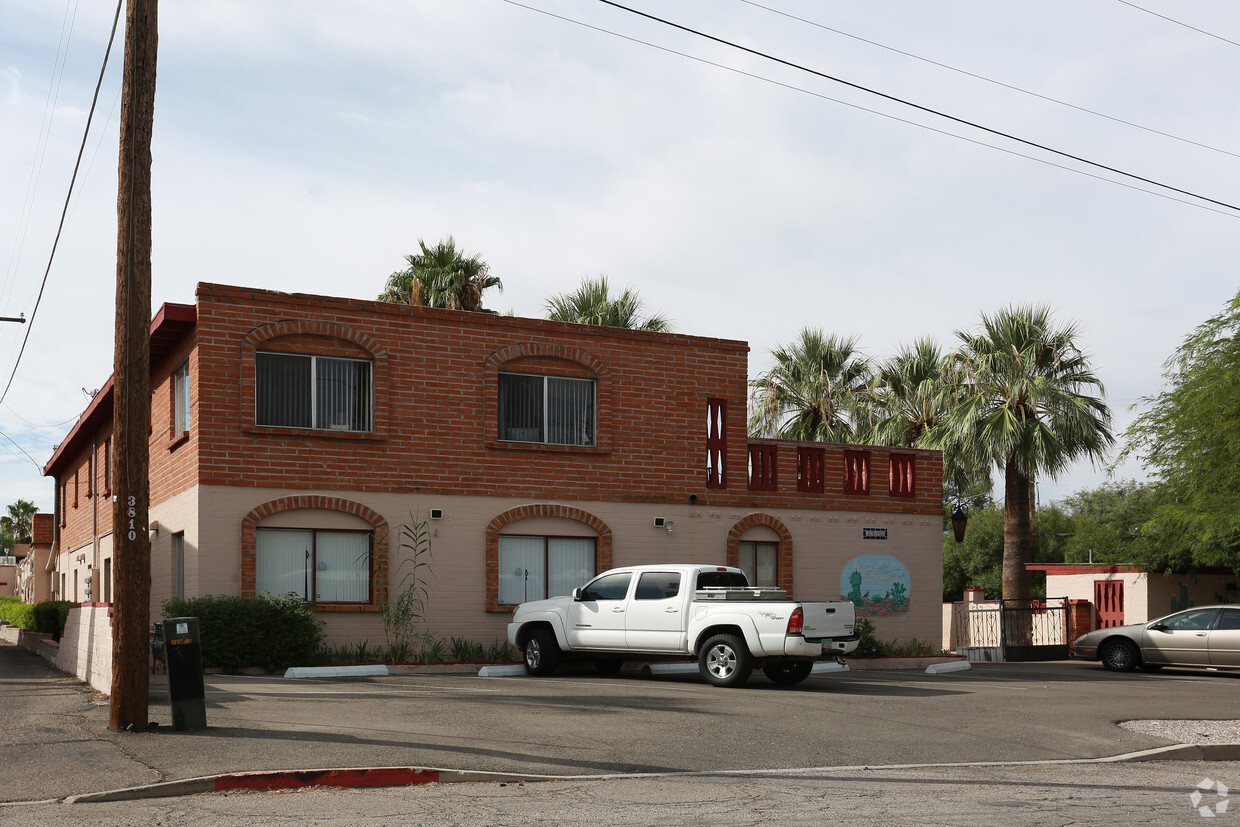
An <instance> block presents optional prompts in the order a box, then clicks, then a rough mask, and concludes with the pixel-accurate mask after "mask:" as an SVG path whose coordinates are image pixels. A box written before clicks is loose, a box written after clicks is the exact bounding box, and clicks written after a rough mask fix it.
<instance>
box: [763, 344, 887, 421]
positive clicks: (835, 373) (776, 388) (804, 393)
mask: <svg viewBox="0 0 1240 827" xmlns="http://www.w3.org/2000/svg"><path fill="white" fill-rule="evenodd" d="M857 341H858V339H857V337H855V336H854V337H852V338H842V337H839V336H836V335H835V334H831V335H830V336H828V335H826V334H825V333H823V331H822V330H821V329H818V328H808V327H807V328H804V329H803V330H801V334H800V338H798V339H797V340H796V341H795V342H793V343H792V344H791V345H788V346H787V347H778V348H776V349H775V350H773V351H771V356H772V357H774V359H775V366H774V367H773V368H771V369H770V370H769V371H767V372H766V373H764V374H762V375H761V376H759V377H758V378H757V379H755V380H754V381H753V382H752V383H751V387H752V389H753V397H752V400H751V413H750V417H749V432H750V433H751V434H753V435H754V436H758V437H778V438H780V439H797V440H806V441H822V442H853V441H855V439H856V437H857V434H858V433H864V432H867V431H868V429H869V427H870V426H871V422H872V406H871V405H870V404H869V401H868V400H869V398H870V395H869V387H870V382H871V378H872V376H871V371H870V363H869V360H868V359H866V357H865V356H864V355H863V354H862V353H861V352H860V351H859V350H857Z"/></svg>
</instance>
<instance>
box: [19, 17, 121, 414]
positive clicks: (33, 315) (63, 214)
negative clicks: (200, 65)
mask: <svg viewBox="0 0 1240 827" xmlns="http://www.w3.org/2000/svg"><path fill="white" fill-rule="evenodd" d="M124 4H125V0H118V2H117V4H116V14H115V16H114V17H113V18H112V33H111V34H110V35H109V36H108V47H107V50H106V51H105V52H104V54H103V66H102V67H101V68H100V70H99V81H98V82H97V83H96V84H95V94H94V97H92V98H91V102H90V111H89V112H88V113H87V115H86V128H85V129H83V130H82V143H81V146H79V147H78V154H77V161H76V162H75V163H74V165H73V176H72V177H71V178H70V179H69V190H68V192H66V193H65V204H64V207H63V208H62V209H61V212H60V224H59V226H57V228H56V238H55V239H54V240H53V241H52V249H51V252H50V253H49V254H48V257H47V267H46V269H44V271H43V280H42V281H41V282H40V284H39V295H38V297H37V298H36V299H35V303H34V309H33V310H32V311H31V312H30V319H29V320H28V321H27V323H26V334H25V336H23V337H22V346H21V349H20V350H19V351H18V353H17V359H16V360H15V361H14V363H13V371H12V373H10V374H9V380H8V382H7V383H6V384H5V386H4V391H3V392H0V403H2V402H4V400H5V397H7V396H8V394H9V390H10V389H11V388H12V387H13V379H14V377H16V376H17V369H18V367H20V365H21V361H22V356H23V355H24V354H25V353H26V345H27V344H28V343H29V341H30V332H31V331H32V330H33V329H34V322H35V318H36V316H37V315H38V313H39V305H40V304H42V302H43V291H44V290H45V289H46V288H47V278H48V276H49V275H50V274H51V272H52V263H53V262H54V261H55V260H56V249H57V247H58V246H59V244H60V236H61V233H63V232H64V229H65V217H66V216H67V215H68V212H69V204H70V199H71V198H72V196H73V185H74V183H75V182H76V181H77V174H78V169H79V168H80V167H81V166H82V154H83V153H84V152H85V151H86V140H87V138H88V137H89V135H90V124H91V120H92V119H93V118H94V116H95V106H96V105H97V104H98V102H99V90H100V88H102V86H103V77H104V74H105V73H106V72H107V70H108V58H109V57H110V56H111V54H112V44H113V42H114V41H115V40H116V27H117V25H118V23H119V22H120V18H121V9H122V8H123V7H124Z"/></svg>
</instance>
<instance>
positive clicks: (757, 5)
mask: <svg viewBox="0 0 1240 827" xmlns="http://www.w3.org/2000/svg"><path fill="white" fill-rule="evenodd" d="M741 2H742V3H745V4H746V5H749V6H754V7H755V8H759V9H764V10H765V11H769V12H771V13H772V14H778V15H781V16H783V17H787V18H789V19H791V20H796V21H798V22H800V23H805V24H806V25H809V26H815V27H817V28H819V29H823V30H825V31H828V32H834V33H835V34H838V35H842V36H844V37H848V38H851V39H853V40H856V41H859V42H861V43H867V44H869V45H871V46H877V47H878V48H880V49H886V50H887V51H889V52H895V53H896V54H898V55H904V56H905V57H911V58H913V60H920V61H922V62H923V63H929V64H930V65H931V66H938V67H939V68H940V69H947V70H948V71H950V72H956V73H958V74H961V75H965V76H967V77H971V78H974V79H976V80H980V81H984V82H986V83H991V84H994V85H995V86H1001V87H1003V88H1004V89H1011V90H1012V91H1013V92H1020V93H1021V94H1023V95H1030V96H1032V97H1035V98H1038V99H1039V100H1044V101H1047V102H1049V103H1055V104H1058V105H1060V106H1066V107H1068V108H1069V109H1075V110H1076V111H1078V112H1084V113H1086V114H1089V115H1095V116H1097V117H1099V118H1105V119H1106V120H1108V121H1113V122H1115V123H1119V124H1123V125H1124V126H1131V127H1133V128H1134V129H1140V130H1142V131H1144V132H1149V133H1151V134H1154V135H1161V136H1162V137H1164V138H1170V139H1172V140H1173V141H1182V142H1183V143H1186V144H1192V145H1193V146H1196V147H1200V148H1202V149H1208V150H1210V151H1211V152H1219V153H1222V154H1223V155H1230V156H1232V157H1233V158H1240V153H1237V152H1231V151H1230V150H1226V149H1220V148H1219V147H1216V146H1210V145H1209V144H1204V143H1201V142H1200V141H1194V140H1192V139H1191V138H1183V137H1180V136H1179V135H1173V134H1171V133H1170V132H1163V131H1162V130H1161V129H1154V128H1153V127H1150V126H1143V125H1141V124H1139V123H1135V122H1133V121H1127V120H1124V119H1123V118H1118V117H1115V116H1114V115H1108V114H1106V113H1105V112H1099V111H1097V110H1096V109H1090V108H1089V107H1087V106H1077V105H1076V104H1075V103H1069V102H1068V101H1064V100H1059V99H1058V98H1052V97H1050V96H1049V95H1043V94H1040V93H1038V92H1034V91H1032V90H1029V89H1022V88H1021V87H1019V86H1013V85H1012V84H1010V83H1004V82H1003V81H1001V80H995V79H994V78H988V77H986V76H985V75H979V74H977V73H975V72H970V71H968V70H966V69H960V68H957V67H955V66H951V65H949V64H947V63H940V62H939V61H937V60H931V59H930V58H928V57H922V56H921V55H915V54H913V53H912V52H906V51H904V50H903V49H897V48H895V47H894V46H887V45H885V44H883V43H879V42H878V41H876V40H867V39H866V38H864V37H859V36H857V35H855V34H849V33H848V32H846V31H842V30H841V29H833V28H831V27H830V26H827V25H824V24H822V23H818V22H816V21H814V20H809V19H807V18H804V17H798V16H797V15H795V14H789V13H788V12H786V11H781V10H780V9H775V8H772V7H770V6H764V5H762V4H761V3H756V2H754V0H741ZM1121 2H1122V0H1121Z"/></svg>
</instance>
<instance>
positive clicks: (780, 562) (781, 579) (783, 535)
mask: <svg viewBox="0 0 1240 827" xmlns="http://www.w3.org/2000/svg"><path fill="white" fill-rule="evenodd" d="M758 526H766V527H767V528H769V529H771V530H772V531H774V532H775V533H776V534H778V535H779V553H778V557H777V559H776V575H775V576H776V583H777V585H778V586H779V588H781V589H783V590H785V591H786V592H788V594H789V595H791V594H792V585H793V582H794V577H793V571H792V532H790V531H789V530H788V527H787V526H786V525H784V524H783V523H782V522H781V521H779V520H778V519H776V518H775V517H772V516H771V515H770V514H758V513H755V514H750V515H748V516H747V517H745V518H743V519H742V520H741V521H740V522H738V523H737V524H736V525H734V526H732V530H731V531H729V532H728V565H729V566H735V565H738V564H739V563H740V542H741V537H743V536H745V532H746V531H748V530H749V529H751V528H757V527H758Z"/></svg>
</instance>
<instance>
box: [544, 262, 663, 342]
mask: <svg viewBox="0 0 1240 827" xmlns="http://www.w3.org/2000/svg"><path fill="white" fill-rule="evenodd" d="M644 307H645V302H643V301H642V299H641V297H640V296H638V295H637V291H635V290H634V289H633V288H632V287H626V288H625V289H624V292H623V293H621V294H620V295H619V296H615V297H613V296H612V295H611V288H610V286H609V285H608V283H607V276H602V275H600V276H599V277H598V278H595V279H592V278H589V277H586V278H584V279H582V280H581V286H580V287H578V288H577V290H576V291H575V292H572V293H559V294H556V295H554V296H552V297H551V298H549V299H547V318H548V319H552V320H554V321H557V322H576V323H577V324H595V325H603V326H605V327H626V328H629V329H630V330H653V331H656V332H661V333H667V332H670V331H671V329H672V322H671V320H670V319H668V318H667V317H666V316H664V315H662V314H658V313H656V314H654V315H652V316H646V317H644V318H643V316H642V311H643V309H644Z"/></svg>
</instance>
